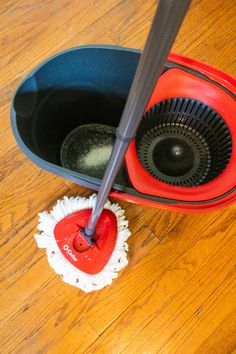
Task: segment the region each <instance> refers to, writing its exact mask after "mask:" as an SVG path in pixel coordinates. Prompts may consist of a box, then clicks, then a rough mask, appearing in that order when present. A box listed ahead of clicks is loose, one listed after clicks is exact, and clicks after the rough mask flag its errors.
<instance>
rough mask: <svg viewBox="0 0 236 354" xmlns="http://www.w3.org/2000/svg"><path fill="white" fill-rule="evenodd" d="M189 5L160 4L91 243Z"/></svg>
mask: <svg viewBox="0 0 236 354" xmlns="http://www.w3.org/2000/svg"><path fill="white" fill-rule="evenodd" d="M189 4H190V0H160V3H159V6H158V9H157V11H156V14H155V16H154V20H153V23H152V26H151V29H150V32H149V35H148V39H147V42H146V45H145V48H144V52H143V54H142V55H141V58H140V61H139V64H138V67H137V70H136V73H135V77H134V80H133V83H132V86H131V89H130V93H129V96H128V99H127V101H126V105H125V108H124V111H123V114H122V117H121V121H120V124H119V127H118V129H117V133H116V141H115V144H114V146H113V150H112V153H111V157H110V159H109V162H108V165H107V168H106V171H105V174H104V177H103V179H102V182H101V186H100V189H99V192H98V198H97V202H96V205H95V206H94V208H93V211H92V214H91V217H90V220H89V222H88V225H87V226H86V228H85V230H84V233H85V235H86V236H88V237H91V239H92V236H93V235H94V233H95V230H96V225H97V222H98V219H99V217H100V215H101V212H102V210H103V207H104V204H105V202H106V199H107V197H108V195H109V193H110V190H111V188H112V185H113V183H114V180H115V177H116V175H117V172H118V171H119V169H120V167H121V164H122V162H123V159H124V156H125V152H126V150H127V148H128V146H129V143H130V141H131V140H132V139H133V138H134V136H135V133H136V131H137V129H138V126H139V123H140V121H141V119H142V116H143V113H144V111H145V108H146V106H147V104H148V101H149V99H150V96H151V94H152V92H153V89H154V87H155V85H156V83H157V80H158V78H159V76H160V74H161V72H162V69H163V67H164V64H165V61H166V57H167V55H168V53H169V51H170V49H171V47H172V44H173V42H174V40H175V37H176V35H177V33H178V30H179V28H180V25H181V23H182V21H183V19H184V16H185V13H186V11H187V9H188V7H189Z"/></svg>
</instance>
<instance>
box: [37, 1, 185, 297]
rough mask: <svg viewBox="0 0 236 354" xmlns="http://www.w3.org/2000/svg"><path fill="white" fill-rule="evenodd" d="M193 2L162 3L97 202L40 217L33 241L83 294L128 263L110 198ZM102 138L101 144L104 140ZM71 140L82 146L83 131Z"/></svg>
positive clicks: (64, 204)
mask: <svg viewBox="0 0 236 354" xmlns="http://www.w3.org/2000/svg"><path fill="white" fill-rule="evenodd" d="M189 3H190V0H180V1H176V0H161V1H160V4H159V6H158V9H157V11H156V14H155V17H154V20H153V23H152V26H151V30H150V33H149V36H148V39H147V42H146V45H145V49H144V52H143V54H142V56H141V59H140V62H139V64H138V68H137V70H136V74H135V77H134V80H133V83H132V86H131V89H130V93H129V96H128V99H127V102H126V105H125V108H124V111H123V114H122V118H121V121H120V124H119V127H118V129H117V132H116V140H115V144H114V147H113V149H112V153H111V156H110V159H109V162H108V164H107V167H106V171H105V174H104V177H103V180H102V182H101V186H100V189H99V192H98V196H96V195H95V194H94V195H92V196H91V197H90V198H82V197H75V198H74V197H70V198H68V197H64V199H63V200H58V201H57V204H56V205H55V206H54V208H53V209H52V210H51V211H50V212H49V213H48V212H46V211H44V212H42V213H40V214H39V225H38V230H39V231H40V233H38V234H36V235H35V239H36V241H37V244H38V247H39V248H45V249H46V253H47V257H48V261H49V264H50V266H51V267H52V268H53V269H54V270H55V272H56V273H57V274H59V275H61V276H62V280H63V281H64V282H66V283H69V284H71V285H74V286H76V287H78V288H80V289H82V290H83V291H85V292H91V291H93V290H99V289H101V288H103V287H104V286H106V285H108V284H111V282H112V280H113V279H114V278H116V277H117V276H118V272H119V270H121V269H122V268H123V267H124V266H125V265H126V264H127V263H128V261H127V255H126V252H127V251H128V245H127V243H126V241H127V239H128V237H129V236H130V234H131V233H130V231H129V229H128V221H127V220H125V216H124V211H123V210H122V209H121V207H120V206H119V205H118V204H112V203H110V202H109V201H107V197H108V195H109V192H110V190H111V188H112V185H113V183H114V180H115V177H116V175H117V173H118V171H119V169H120V167H121V164H122V162H123V159H124V155H125V152H126V150H127V148H128V146H129V143H130V141H131V140H132V139H133V138H134V136H135V133H136V131H137V128H138V126H139V123H140V121H141V119H142V115H143V113H144V111H145V108H146V106H147V103H148V101H149V98H150V96H151V93H152V91H153V89H154V87H155V85H156V82H157V79H158V77H159V76H160V74H161V72H162V69H163V66H164V63H165V60H166V57H167V55H168V53H169V51H170V48H171V46H172V44H173V42H174V39H175V37H176V35H177V32H178V30H179V27H180V25H181V22H182V20H183V18H184V15H185V13H186V11H187V8H188V6H189ZM105 135H106V132H103V133H102V135H101V137H100V139H101V141H102V140H103V139H104V138H105ZM72 138H73V139H76V140H77V141H81V146H82V145H83V144H86V141H84V134H83V130H75V131H74V136H73V137H72Z"/></svg>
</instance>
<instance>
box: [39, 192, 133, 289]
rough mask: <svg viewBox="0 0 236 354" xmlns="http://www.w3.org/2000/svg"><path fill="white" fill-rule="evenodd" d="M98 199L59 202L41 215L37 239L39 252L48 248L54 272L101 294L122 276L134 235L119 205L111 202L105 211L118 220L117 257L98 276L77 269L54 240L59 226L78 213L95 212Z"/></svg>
mask: <svg viewBox="0 0 236 354" xmlns="http://www.w3.org/2000/svg"><path fill="white" fill-rule="evenodd" d="M96 199H97V195H96V194H93V195H92V196H90V197H89V198H82V197H69V198H68V197H64V198H63V199H62V200H58V201H57V204H56V205H55V206H54V207H53V209H52V210H51V211H50V212H49V213H48V212H46V211H44V212H42V213H39V225H38V227H37V228H38V230H39V231H41V232H40V233H38V234H36V235H35V239H36V241H37V245H38V247H39V248H45V249H46V253H47V257H48V262H49V264H50V266H51V267H52V268H53V269H54V271H55V272H56V273H57V274H59V275H61V277H62V280H63V281H64V282H65V283H68V284H71V285H73V286H76V287H78V288H80V289H81V290H83V291H85V292H87V293H88V292H91V291H93V290H100V289H102V288H103V287H104V286H106V285H109V284H111V283H112V280H113V279H114V278H117V277H118V272H119V271H120V270H121V269H122V268H123V267H124V266H126V265H127V264H128V260H127V255H126V252H127V251H128V244H127V242H126V240H127V239H128V237H129V236H130V235H131V233H130V231H129V229H128V221H127V220H125V216H124V210H123V209H121V207H120V206H119V205H118V204H114V203H113V204H112V203H111V202H110V201H107V202H106V204H105V206H104V208H105V209H109V210H110V211H112V212H113V213H114V214H115V216H116V219H117V239H116V243H115V247H114V250H113V253H112V255H111V257H110V259H109V261H108V263H107V264H106V266H105V267H104V268H103V269H102V271H100V272H99V273H97V274H95V275H91V274H87V273H84V272H82V271H81V270H79V269H77V268H76V267H74V266H73V265H72V264H71V263H70V262H69V261H68V260H67V259H66V258H65V257H64V256H63V254H62V253H61V251H60V249H59V247H58V245H57V242H56V240H55V237H54V228H55V226H56V224H57V223H58V222H59V221H60V220H62V219H63V218H65V217H66V216H68V215H69V214H72V213H74V212H76V211H79V210H83V209H89V208H93V207H94V205H95V203H96Z"/></svg>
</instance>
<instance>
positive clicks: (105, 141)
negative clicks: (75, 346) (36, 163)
mask: <svg viewBox="0 0 236 354" xmlns="http://www.w3.org/2000/svg"><path fill="white" fill-rule="evenodd" d="M115 138H116V128H114V127H111V126H107V125H103V124H86V125H83V126H80V127H78V128H76V129H74V130H73V131H72V132H71V133H70V134H69V135H68V136H67V137H66V139H65V140H64V143H63V145H62V149H61V162H62V165H63V167H66V168H69V169H71V170H74V171H77V172H80V173H83V174H85V175H88V176H91V177H96V178H102V177H103V175H104V172H105V169H106V165H107V163H108V160H109V158H110V155H111V151H112V148H113V145H114V142H115Z"/></svg>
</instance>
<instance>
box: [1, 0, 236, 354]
mask: <svg viewBox="0 0 236 354" xmlns="http://www.w3.org/2000/svg"><path fill="white" fill-rule="evenodd" d="M155 6H156V3H155V1H154V0H147V1H143V0H60V1H54V0H42V1H39V0H1V2H0V23H1V28H0V181H1V182H0V183H1V184H0V186H1V202H0V227H1V228H0V230H1V320H0V323H1V329H0V352H1V353H4V354H7V353H23V354H28V353H83V352H86V353H121V352H123V353H166V354H172V353H183V354H190V353H199V354H208V353H210V354H218V353H233V352H234V353H236V238H235V236H236V206H233V207H230V208H227V209H224V210H222V211H219V212H215V213H211V214H205V215H182V214H177V213H171V212H167V211H162V210H157V209H151V208H146V207H142V206H138V205H131V204H128V203H121V205H122V206H123V207H124V208H125V209H126V213H127V217H128V219H129V221H130V229H131V231H132V237H131V238H130V240H129V245H130V252H129V265H128V266H127V267H126V268H125V269H124V271H123V272H121V273H120V276H119V278H118V279H117V280H115V281H114V283H113V284H112V286H110V287H107V288H105V289H104V290H102V291H100V292H94V293H92V294H89V295H86V294H84V293H83V292H82V291H80V290H78V289H77V288H73V287H71V286H69V285H66V284H64V283H63V282H62V281H61V280H60V277H59V276H57V275H56V274H55V273H54V272H53V270H52V269H51V268H50V267H49V265H48V263H47V259H46V256H45V255H44V252H43V250H38V249H37V248H36V244H35V241H34V239H33V235H34V233H35V231H36V230H35V227H36V225H37V213H38V212H39V211H41V210H44V209H50V208H51V206H52V204H53V203H54V202H55V201H56V199H57V198H60V197H62V196H63V195H65V194H67V195H77V194H83V195H89V194H90V193H91V191H89V190H85V189H82V188H80V187H78V186H76V185H75V184H73V183H71V182H68V181H65V180H63V179H62V178H58V177H56V176H54V175H51V174H48V173H47V172H45V171H42V170H40V169H39V168H38V167H36V166H34V165H33V164H32V163H31V162H30V161H28V160H27V159H26V158H25V157H24V156H23V154H22V153H21V151H20V150H19V148H18V147H17V146H16V143H15V141H14V138H13V136H12V132H11V129H10V123H9V109H10V101H11V96H12V94H13V92H14V90H15V88H16V87H17V85H18V84H19V83H20V81H21V80H22V79H23V77H24V76H25V75H26V74H27V73H28V72H29V71H30V70H31V69H32V68H33V67H34V66H36V65H37V64H39V63H40V62H41V61H42V60H44V59H45V58H47V57H49V56H51V55H52V54H54V53H56V52H58V51H61V50H63V49H66V48H69V47H72V46H76V45H81V44H88V43H107V44H117V45H122V46H127V47H134V48H143V45H144V42H145V38H146V35H147V32H148V29H149V26H150V22H151V19H152V16H153V13H154V10H155ZM235 15H236V3H235V0H224V1H223V0H212V1H209V0H195V1H193V2H192V6H191V8H190V10H189V13H188V16H187V19H186V20H185V22H184V24H183V26H182V29H181V31H180V33H179V36H178V39H177V40H176V43H175V45H174V49H173V50H174V51H175V52H177V53H181V54H184V55H187V56H190V57H193V58H196V59H199V60H201V61H203V62H206V63H208V64H210V65H213V66H215V67H217V68H220V69H222V70H224V71H226V72H228V73H229V74H231V75H236V65H235V54H236V52H235V48H236V35H235V33H236V16H235Z"/></svg>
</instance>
